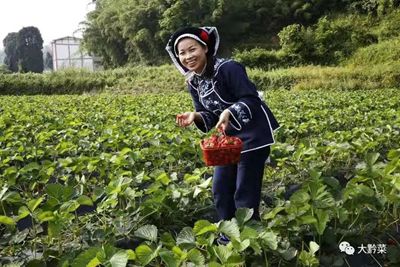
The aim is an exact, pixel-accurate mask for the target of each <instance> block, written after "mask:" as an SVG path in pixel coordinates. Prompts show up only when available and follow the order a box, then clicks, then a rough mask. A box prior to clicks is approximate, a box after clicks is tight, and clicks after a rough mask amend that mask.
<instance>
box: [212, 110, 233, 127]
mask: <svg viewBox="0 0 400 267" xmlns="http://www.w3.org/2000/svg"><path fill="white" fill-rule="evenodd" d="M230 115H231V113H230V112H229V110H227V109H225V110H224V111H222V113H221V115H219V121H218V122H217V124H216V125H215V128H217V129H221V130H223V131H225V130H226V128H227V127H228V123H229V116H230Z"/></svg>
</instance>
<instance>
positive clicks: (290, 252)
mask: <svg viewBox="0 0 400 267" xmlns="http://www.w3.org/2000/svg"><path fill="white" fill-rule="evenodd" d="M281 255H282V258H283V259H284V260H286V261H290V260H292V259H293V258H294V257H296V255H297V249H295V248H294V247H290V248H288V249H287V250H285V252H283V253H281Z"/></svg>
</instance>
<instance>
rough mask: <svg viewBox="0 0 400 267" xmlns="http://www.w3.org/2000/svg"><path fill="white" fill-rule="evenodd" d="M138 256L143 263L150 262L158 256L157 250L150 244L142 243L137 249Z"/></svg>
mask: <svg viewBox="0 0 400 267" xmlns="http://www.w3.org/2000/svg"><path fill="white" fill-rule="evenodd" d="M135 253H136V256H137V258H138V260H139V261H140V263H141V264H143V265H147V264H149V263H150V262H151V261H152V260H153V259H154V258H155V257H156V256H157V251H153V250H152V249H151V248H150V247H149V246H148V245H140V246H138V247H137V248H136V250H135Z"/></svg>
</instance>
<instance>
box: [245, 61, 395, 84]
mask: <svg viewBox="0 0 400 267" xmlns="http://www.w3.org/2000/svg"><path fill="white" fill-rule="evenodd" d="M399 70H400V62H396V63H392V64H381V65H376V66H374V68H371V67H369V66H347V67H321V66H303V67H296V68H289V69H276V70H271V71H268V72H265V71H262V70H257V69H253V70H249V77H250V79H252V80H253V81H254V83H255V84H256V86H257V87H258V88H259V89H260V90H273V89H287V90H314V89H325V90H364V89H382V88H398V87H400V71H399Z"/></svg>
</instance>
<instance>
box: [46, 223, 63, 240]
mask: <svg viewBox="0 0 400 267" xmlns="http://www.w3.org/2000/svg"><path fill="white" fill-rule="evenodd" d="M62 227H63V225H62V223H61V222H60V221H58V220H57V221H50V222H49V226H48V234H49V237H51V238H56V237H59V235H60V233H61V230H62Z"/></svg>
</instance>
